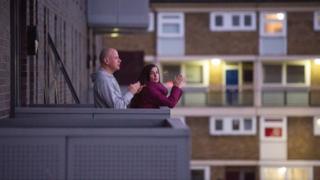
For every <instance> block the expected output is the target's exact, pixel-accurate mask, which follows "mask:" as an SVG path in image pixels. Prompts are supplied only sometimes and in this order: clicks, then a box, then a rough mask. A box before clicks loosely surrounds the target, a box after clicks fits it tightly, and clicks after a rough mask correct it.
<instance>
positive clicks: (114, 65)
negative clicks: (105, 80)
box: [99, 48, 121, 73]
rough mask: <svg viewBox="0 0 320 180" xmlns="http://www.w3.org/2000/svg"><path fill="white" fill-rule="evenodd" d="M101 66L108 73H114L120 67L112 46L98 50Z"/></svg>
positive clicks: (117, 56)
mask: <svg viewBox="0 0 320 180" xmlns="http://www.w3.org/2000/svg"><path fill="white" fill-rule="evenodd" d="M99 59H100V64H101V67H103V68H104V69H106V70H107V71H108V72H109V73H114V72H115V71H117V70H119V69H120V63H121V59H120V57H119V54H118V51H117V50H116V49H114V48H104V49H102V50H101V52H100V57H99Z"/></svg>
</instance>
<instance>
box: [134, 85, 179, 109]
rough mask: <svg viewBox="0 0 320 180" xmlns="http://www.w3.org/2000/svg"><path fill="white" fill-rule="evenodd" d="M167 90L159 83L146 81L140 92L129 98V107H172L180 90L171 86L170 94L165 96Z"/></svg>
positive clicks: (177, 99)
mask: <svg viewBox="0 0 320 180" xmlns="http://www.w3.org/2000/svg"><path fill="white" fill-rule="evenodd" d="M167 94H168V90H167V88H166V87H164V86H163V85H162V84H161V83H155V82H147V83H146V86H145V87H144V88H143V89H142V90H141V92H140V93H138V94H136V95H135V96H134V97H133V99H132V100H131V104H130V107H131V108H159V107H160V106H168V107H170V108H173V107H174V106H175V105H176V104H177V102H178V101H179V99H180V97H181V95H182V90H181V89H180V88H179V87H177V86H173V87H172V89H171V93H170V96H169V97H167Z"/></svg>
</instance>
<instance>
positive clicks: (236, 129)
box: [232, 119, 240, 131]
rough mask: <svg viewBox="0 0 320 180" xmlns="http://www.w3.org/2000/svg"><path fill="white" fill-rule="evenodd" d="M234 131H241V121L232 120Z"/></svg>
mask: <svg viewBox="0 0 320 180" xmlns="http://www.w3.org/2000/svg"><path fill="white" fill-rule="evenodd" d="M232 130H235V131H238V130H240V120H239V119H233V120H232Z"/></svg>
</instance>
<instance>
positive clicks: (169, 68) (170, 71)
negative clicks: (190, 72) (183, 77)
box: [162, 65, 180, 83]
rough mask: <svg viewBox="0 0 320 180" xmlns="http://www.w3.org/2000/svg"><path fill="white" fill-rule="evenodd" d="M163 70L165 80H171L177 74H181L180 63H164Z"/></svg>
mask: <svg viewBox="0 0 320 180" xmlns="http://www.w3.org/2000/svg"><path fill="white" fill-rule="evenodd" d="M162 71H163V72H162V75H163V82H164V83H165V82H171V81H172V80H173V79H174V77H175V76H176V75H178V74H180V65H163V66H162Z"/></svg>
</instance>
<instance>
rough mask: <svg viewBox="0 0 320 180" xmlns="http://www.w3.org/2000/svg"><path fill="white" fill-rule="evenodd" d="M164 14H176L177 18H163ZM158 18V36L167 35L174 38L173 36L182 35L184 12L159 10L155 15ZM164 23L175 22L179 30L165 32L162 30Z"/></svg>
mask: <svg viewBox="0 0 320 180" xmlns="http://www.w3.org/2000/svg"><path fill="white" fill-rule="evenodd" d="M165 16H177V17H178V18H177V19H165ZM157 17H158V18H157V19H158V20H157V22H158V24H157V25H158V26H157V30H158V37H168V38H174V37H184V31H185V27H184V13H182V12H159V13H158V16H157ZM164 24H177V25H178V26H179V32H177V33H166V32H164V31H163V25H164Z"/></svg>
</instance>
